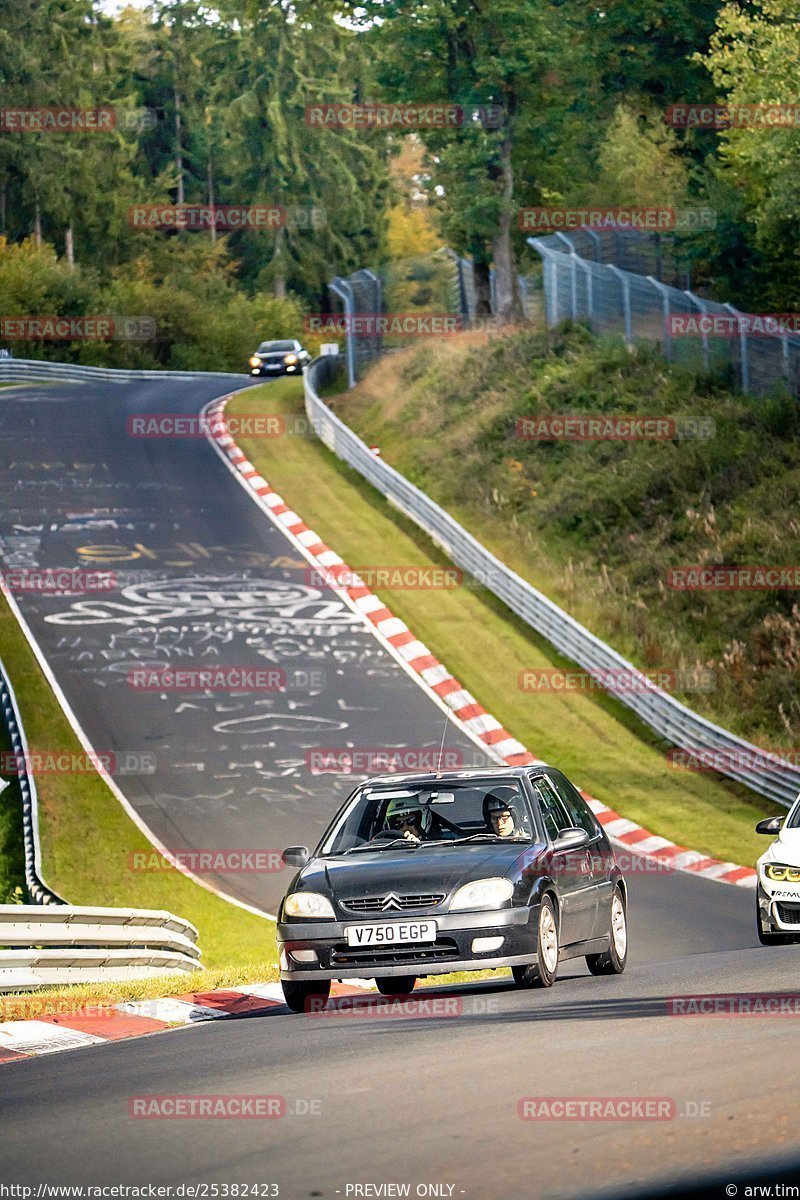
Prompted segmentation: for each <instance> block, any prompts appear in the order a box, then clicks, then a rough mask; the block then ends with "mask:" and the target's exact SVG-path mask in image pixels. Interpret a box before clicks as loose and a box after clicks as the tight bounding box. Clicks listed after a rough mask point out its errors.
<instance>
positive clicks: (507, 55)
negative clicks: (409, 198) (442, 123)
mask: <svg viewBox="0 0 800 1200" xmlns="http://www.w3.org/2000/svg"><path fill="white" fill-rule="evenodd" d="M347 7H348V9H349V10H350V11H353V13H354V14H355V13H356V11H357V10H358V11H361V12H363V13H364V14H365V24H364V26H363V27H364V28H365V30H367V32H366V36H367V37H368V39H369V42H370V45H371V47H372V49H373V52H374V54H375V56H376V66H375V72H376V79H377V81H378V83H379V84H380V86H381V89H382V92H383V95H384V96H385V97H386V98H388V99H391V100H394V101H398V102H416V103H422V104H424V103H425V102H431V101H433V102H437V101H438V102H442V101H447V102H449V103H451V104H455V105H458V106H460V108H461V110H462V113H463V121H462V122H461V124H460V125H459V126H458V128H455V129H454V128H452V127H451V128H430V127H429V128H422V129H420V131H419V135H420V137H421V138H422V140H423V141H424V142H425V145H426V146H427V147H428V150H429V152H430V157H429V162H430V167H429V169H430V185H431V187H432V189H433V190H434V191H435V192H436V191H438V192H440V193H443V194H444V200H443V203H442V205H441V209H440V213H441V217H440V223H441V228H442V232H443V234H444V236H445V238H446V240H447V241H448V243H449V244H450V245H451V246H452V247H453V248H454V249H456V250H459V251H461V252H464V253H469V254H471V255H472V258H473V262H474V264H475V273H476V291H477V294H478V296H479V309H481V308H482V309H484V310H485V309H486V307H487V302H488V298H487V291H488V272H489V264H490V262H491V261H493V262H494V269H495V293H496V297H497V300H496V312H497V314H498V316H499V317H500V318H501V319H503V320H514V319H517V318H518V317H520V316H521V311H522V310H521V304H520V298H519V292H518V287H517V272H516V256H515V250H514V229H515V226H516V222H515V211H516V206H517V203H518V196H517V188H516V186H515V157H516V154H517V150H518V138H519V137H520V136H521V135H522V133H523V131H526V132H527V133H530V132H531V131H532V130H535V129H536V128H537V127H538V122H537V121H535V120H534V121H531V120H530V116H529V115H530V114H531V113H532V112H535V111H536V110H537V109H539V110H541V109H543V108H544V107H545V103H546V92H547V83H546V80H547V76H548V72H550V71H553V70H557V69H558V68H565V67H566V62H567V51H568V36H569V25H570V22H569V20H568V19H566V18H565V13H564V11H563V10H561V9H559V8H558V7H557V6H556V5H554V4H551V3H549V0H544V2H542V0H484V2H482V3H480V4H478V3H475V2H474V0H450V2H445V0H435V2H432V3H428V4H425V5H421V4H419V3H416V0H364V2H363V3H352V4H349V5H348V6H347ZM376 21H377V22H379V24H375V22H376ZM543 81H544V82H543Z"/></svg>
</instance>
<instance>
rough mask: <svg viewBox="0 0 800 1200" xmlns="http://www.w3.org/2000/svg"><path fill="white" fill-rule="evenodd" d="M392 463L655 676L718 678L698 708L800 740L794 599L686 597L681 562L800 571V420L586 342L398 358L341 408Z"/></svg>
mask: <svg viewBox="0 0 800 1200" xmlns="http://www.w3.org/2000/svg"><path fill="white" fill-rule="evenodd" d="M337 411H338V412H339V414H340V415H341V416H342V417H343V418H344V419H345V420H346V421H347V422H348V423H349V424H350V425H351V426H352V427H353V428H354V429H355V430H356V431H357V432H358V433H359V434H360V435H361V436H362V437H363V438H364V439H365V440H366V441H368V442H369V443H377V444H378V445H379V446H380V448H381V452H382V454H383V457H384V458H385V459H386V460H387V461H388V462H390V463H392V464H393V465H394V466H396V467H398V468H399V469H400V470H401V471H403V473H404V474H406V475H407V476H408V477H409V478H410V479H412V480H413V481H414V482H415V483H416V484H418V485H419V486H420V487H422V488H424V489H425V491H426V492H428V494H429V495H431V496H433V497H434V498H435V499H436V500H438V501H439V502H440V503H441V504H443V505H444V506H445V507H447V508H448V509H449V511H451V512H452V513H453V514H454V515H455V516H456V517H457V518H458V519H459V520H460V521H461V522H462V523H463V524H465V525H466V526H467V528H469V529H470V530H471V531H472V532H473V533H474V534H475V535H476V536H477V537H479V538H480V539H481V541H483V542H484V544H486V545H487V546H489V547H490V548H491V549H493V550H494V552H495V553H496V554H498V555H499V557H500V558H502V559H504V560H505V561H506V562H508V563H509V564H510V565H511V566H513V567H514V569H515V570H517V571H518V572H519V573H520V574H521V575H524V576H525V577H526V578H527V579H529V580H530V581H531V582H532V583H533V584H535V585H536V586H537V587H539V588H541V590H542V591H544V592H545V593H546V594H547V595H549V596H550V597H551V598H552V599H554V600H555V601H557V602H558V603H559V604H561V605H562V606H563V607H565V608H566V609H567V610H568V611H569V612H570V613H572V614H573V615H574V616H575V617H577V618H578V619H579V620H581V621H582V622H584V623H585V624H586V625H588V626H589V628H590V629H592V630H593V631H594V632H595V633H597V634H599V635H600V636H601V637H603V638H605V639H606V640H608V641H610V642H611V643H612V645H614V646H615V647H616V648H617V649H619V650H620V651H622V652H623V653H624V654H626V655H627V656H628V657H629V658H630V659H632V660H633V661H634V662H635V663H637V664H638V665H639V666H641V667H643V668H649V669H670V668H676V669H680V668H695V667H698V666H703V667H705V668H707V669H709V670H711V671H713V673H714V680H715V687H714V690H713V691H711V692H709V693H708V694H701V693H692V694H688V695H685V696H683V697H681V698H682V699H684V700H685V702H686V703H688V704H689V705H690V706H692V707H694V708H696V709H698V710H700V711H703V712H705V713H706V714H707V715H709V716H710V717H712V719H715V720H717V721H719V722H720V723H722V724H724V725H725V726H727V727H729V728H731V729H733V730H735V731H736V732H737V733H740V734H742V735H744V736H746V737H749V738H751V739H753V740H755V741H757V742H758V743H759V744H761V745H763V746H765V747H770V748H772V747H776V748H777V747H783V748H793V747H798V746H800V692H799V691H798V682H799V679H798V675H799V670H800V629H799V628H798V620H799V619H800V600H799V599H798V595H799V594H798V592H797V591H741V590H737V591H677V590H674V589H673V588H671V587H670V586H669V585H668V583H667V572H668V570H669V569H670V568H671V567H675V566H682V565H689V564H697V563H703V564H716V563H719V564H727V565H732V564H739V565H752V564H769V565H775V566H778V565H779V566H786V565H792V564H797V563H800V503H799V501H800V442H798V433H800V419H799V418H798V407H797V404H796V403H795V402H794V401H793V400H790V399H788V398H785V399H782V398H775V399H770V400H756V399H753V398H749V397H744V396H740V395H735V394H733V393H731V392H730V391H728V390H727V389H726V388H725V386H724V385H723V384H722V383H721V382H719V381H714V380H709V379H700V378H698V377H697V376H694V375H692V374H691V373H689V372H685V371H681V370H677V369H673V368H671V367H670V366H669V365H668V364H666V363H665V362H664V361H663V359H662V358H660V357H659V356H658V355H657V354H655V353H653V352H650V351H648V350H646V349H636V350H632V349H628V348H626V347H625V346H624V345H623V344H622V343H621V342H616V341H599V342H598V341H597V340H596V339H594V338H592V337H590V336H589V334H588V333H586V332H585V331H584V330H582V329H579V328H573V329H569V328H567V329H565V330H562V331H560V332H558V333H557V334H552V333H551V335H550V337H549V339H548V338H547V337H546V336H545V335H544V334H542V333H540V332H532V331H526V332H520V333H516V334H514V335H513V336H511V337H508V338H502V339H499V338H495V339H493V340H492V341H491V342H490V343H488V344H486V343H483V344H478V345H476V344H475V342H474V339H473V341H472V342H471V343H470V342H463V341H461V340H456V341H452V342H450V343H448V344H438V345H435V346H434V345H425V346H424V347H420V348H416V349H413V350H407V351H404V352H403V353H401V354H397V355H392V356H390V357H389V358H387V359H386V360H384V361H383V362H382V363H381V364H379V365H378V366H377V367H376V368H374V369H373V371H372V372H371V373H370V375H369V377H368V378H367V379H366V380H365V381H364V382H363V383H362V384H360V385H359V387H358V388H357V389H355V390H354V391H353V392H350V393H348V394H347V396H346V397H343V398H342V399H341V400H340V401H338V402H337ZM566 413H573V414H581V415H583V414H589V415H598V414H609V415H610V414H615V415H616V414H636V415H641V416H646V415H650V416H664V415H666V416H671V417H675V418H676V419H677V420H678V422H679V423H680V422H682V421H683V422H685V421H686V420H687V419H700V418H703V419H706V420H708V419H709V418H710V419H711V421H712V422H713V428H714V433H713V436H711V437H709V438H706V439H698V438H694V439H674V440H666V441H638V442H634V441H627V442H626V441H609V442H577V441H571V442H568V441H560V442H542V441H539V442H537V441H532V440H522V439H521V438H520V437H519V436H517V433H516V429H517V420H518V418H520V417H522V418H525V417H528V418H530V417H535V416H544V415H547V414H558V415H560V414H566Z"/></svg>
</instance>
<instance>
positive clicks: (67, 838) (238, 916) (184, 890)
mask: <svg viewBox="0 0 800 1200" xmlns="http://www.w3.org/2000/svg"><path fill="white" fill-rule="evenodd" d="M0 658H2V659H3V661H4V662H5V665H6V668H7V670H8V671H9V672H10V674H11V683H12V685H13V687H14V690H15V692H16V696H17V700H18V703H19V706H20V710H21V716H22V721H23V724H24V726H25V731H26V733H27V737H28V743H29V745H30V746H31V747H35V748H38V749H57V750H67V751H72V752H75V753H80V751H81V747H80V745H79V744H78V741H77V739H76V737H75V735H74V733H73V732H72V729H71V727H70V725H69V723H68V721H67V719H66V717H65V716H64V714H63V712H62V710H61V707H60V705H59V704H58V701H57V700H56V698H55V696H54V695H53V692H52V690H51V688H50V685H49V684H48V682H47V680H46V679H45V677H44V675H43V674H42V672H41V670H40V668H39V665H38V663H37V661H36V659H35V657H34V655H33V653H32V651H31V649H30V647H29V646H28V643H27V641H26V640H25V637H24V636H23V634H22V631H21V629H20V628H19V625H18V624H17V621H16V619H15V618H14V615H13V613H12V612H11V610H10V608H9V607H8V605H7V604H6V602H5V600H4V599H3V598H2V597H0ZM37 789H38V793H39V805H40V822H39V827H40V833H41V842H42V855H43V859H44V862H43V867H42V870H43V874H44V877H45V880H46V881H47V883H48V884H49V885H50V886H51V887H52V888H54V889H55V891H57V892H59V893H60V894H61V895H62V896H64V898H65V899H66V900H68V901H69V902H70V903H71V904H93V905H110V906H112V907H113V906H120V907H124V908H155V909H168V910H169V911H171V912H174V913H176V914H177V915H178V916H180V917H184V918H185V919H186V920H188V921H191V922H192V924H193V925H195V926H196V927H197V929H198V931H199V935H200V938H199V941H200V947H201V949H202V951H203V963H204V965H206V966H208V967H213V968H222V967H224V968H229V967H231V968H233V967H238V966H242V965H245V964H250V963H253V962H254V961H263V962H264V963H271V962H274V961H275V958H276V949H275V925H274V922H272V921H269V920H267V919H266V918H261V917H257V916H255V915H254V914H251V913H249V912H246V911H244V910H243V909H240V908H238V907H237V906H235V905H233V904H230V903H228V902H227V901H226V900H222V899H220V898H219V897H218V896H216V895H214V894H213V893H211V892H209V891H207V890H206V889H205V888H203V887H201V886H200V885H199V884H196V883H194V882H193V881H192V880H191V879H188V878H187V877H186V876H185V875H182V874H181V873H180V872H179V871H176V870H171V869H170V870H165V871H159V872H142V871H132V870H131V869H130V868H129V865H128V864H129V854H130V853H131V852H132V851H136V850H150V849H152V847H151V846H150V844H149V842H148V841H147V839H146V838H145V836H144V834H143V833H141V832H140V831H139V829H138V828H137V827H136V825H134V823H133V821H131V819H130V817H128V815H127V814H126V813H125V811H124V809H123V808H122V806H121V805H120V803H119V801H118V800H117V798H116V797H115V796H114V795H113V793H112V792H111V791H110V789H109V788H108V787H107V786H106V784H105V783H104V782H103V780H102V779H101V778H100V776H99V775H97V774H85V775H78V774H74V775H58V774H43V775H41V776H39V777H38V779H37ZM3 799H4V797H0V812H2V805H3ZM0 828H1V827H0ZM0 865H2V864H0ZM8 869H9V870H12V871H13V865H12V866H10V867H9V868H8ZM184 990H185V989H184Z"/></svg>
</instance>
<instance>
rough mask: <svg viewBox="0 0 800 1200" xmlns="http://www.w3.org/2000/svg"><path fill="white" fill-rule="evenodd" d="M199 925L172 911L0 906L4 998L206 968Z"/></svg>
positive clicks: (0, 974) (0, 981) (1, 989)
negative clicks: (202, 961)
mask: <svg viewBox="0 0 800 1200" xmlns="http://www.w3.org/2000/svg"><path fill="white" fill-rule="evenodd" d="M199 959H200V948H199V946H198V945H197V930H196V929H195V927H194V925H191V924H190V923H189V922H188V921H184V920H182V919H181V918H180V917H176V916H174V915H173V914H172V913H169V912H158V911H154V910H150V909H124V908H89V907H83V906H81V907H75V906H71V905H64V906H58V907H55V906H54V907H51V908H41V907H39V906H38V905H35V904H21V905H20V904H6V905H0V992H14V991H23V990H24V991H27V990H29V989H32V988H38V987H47V986H49V985H51V984H59V983H100V982H112V981H114V980H127V979H144V978H147V977H149V976H152V975H164V974H169V973H172V972H181V971H183V972H187V973H188V972H191V971H196V970H199V969H200V962H199Z"/></svg>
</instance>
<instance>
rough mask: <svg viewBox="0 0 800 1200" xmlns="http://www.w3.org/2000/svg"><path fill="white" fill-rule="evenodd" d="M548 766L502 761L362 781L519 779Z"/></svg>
mask: <svg viewBox="0 0 800 1200" xmlns="http://www.w3.org/2000/svg"><path fill="white" fill-rule="evenodd" d="M548 766H549V764H548V763H545V762H536V763H527V764H526V765H525V766H517V767H508V766H505V765H504V764H502V763H498V764H497V766H496V767H462V768H461V769H459V770H457V771H454V770H452V769H451V770H449V771H414V772H400V771H393V772H391V773H390V774H387V775H371V776H370V777H369V778H368V779H365V780H364V781H363V783H364V786H367V785H369V786H370V787H373V786H375V785H377V784H380V785H383V784H394V785H395V786H397V785H398V784H401V783H418V784H423V783H439V784H441V783H449V782H456V781H458V780H474V781H475V782H480V780H481V779H496V778H497V776H498V775H505V776H507V777H508V778H510V779H520V778H521V777H522V776H523V775H531V774H536V773H539V772H541V771H544V770H546V769H547V767H548Z"/></svg>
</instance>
